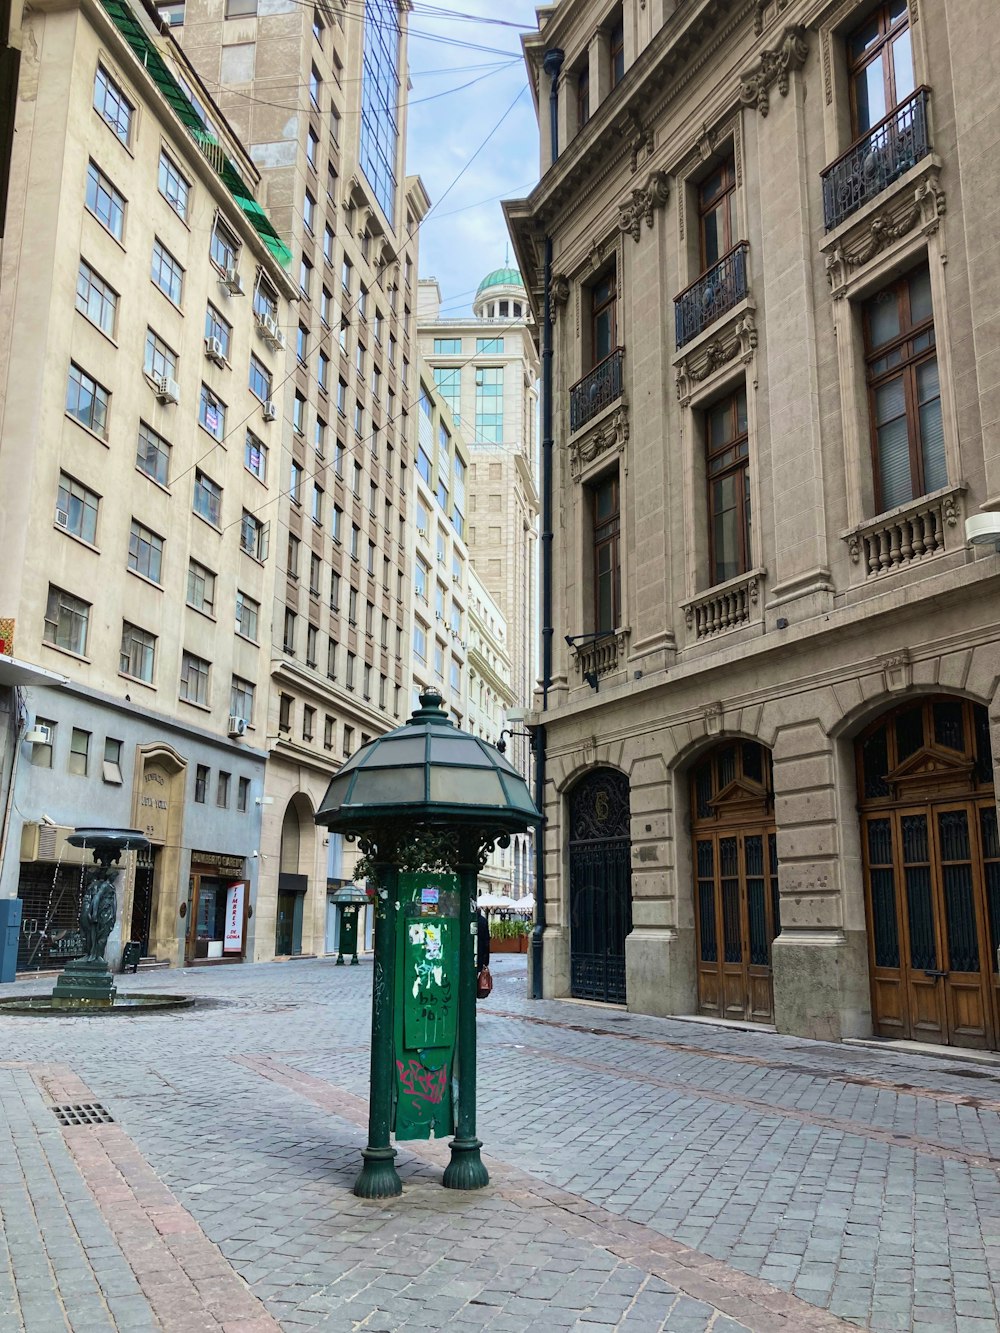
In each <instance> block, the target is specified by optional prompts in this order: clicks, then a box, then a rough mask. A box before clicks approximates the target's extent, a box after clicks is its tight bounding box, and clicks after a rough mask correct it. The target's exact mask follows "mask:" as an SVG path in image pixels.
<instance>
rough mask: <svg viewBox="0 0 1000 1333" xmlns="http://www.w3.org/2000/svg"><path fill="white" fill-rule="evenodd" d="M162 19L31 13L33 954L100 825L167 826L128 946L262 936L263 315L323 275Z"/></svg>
mask: <svg viewBox="0 0 1000 1333" xmlns="http://www.w3.org/2000/svg"><path fill="white" fill-rule="evenodd" d="M158 26H159V25H158V20H157V19H156V17H155V14H153V13H147V12H146V11H145V10H143V9H142V8H140V7H136V8H131V7H129V6H128V5H126V4H123V3H118V2H117V0H108V3H107V4H106V5H105V4H98V3H93V2H92V0H81V3H79V4H71V5H69V6H65V5H50V4H47V3H42V4H40V5H35V6H33V7H32V9H31V11H30V13H27V14H26V15H25V19H24V37H25V40H24V50H25V54H24V58H23V60H22V63H21V72H20V85H19V97H18V103H17V114H16V134H15V137H14V151H13V159H12V168H11V185H10V197H9V206H8V214H7V234H6V240H5V248H4V255H3V268H4V272H3V278H2V281H0V385H2V388H0V529H2V532H3V538H4V556H5V560H4V569H5V576H4V581H3V588H2V591H0V617H3V619H4V622H5V634H4V637H5V639H6V641H7V642H6V646H5V654H7V657H6V659H5V661H4V662H3V664H2V666H0V679H7V678H10V680H11V684H12V685H13V687H14V689H15V691H17V693H15V695H14V696H13V699H12V707H11V710H10V714H9V717H10V722H11V729H10V735H11V740H12V749H11V768H12V770H13V776H12V781H11V787H10V790H11V792H12V799H11V801H10V803H9V807H8V809H7V815H6V820H5V828H4V834H5V836H4V845H3V863H2V868H0V894H2V895H3V896H4V897H7V898H12V897H14V896H19V897H20V898H21V899H22V903H23V908H24V914H23V920H22V932H21V949H20V950H19V959H18V963H19V966H20V967H24V968H38V967H42V966H51V965H56V964H58V963H59V962H61V961H62V960H64V959H65V958H67V957H72V956H73V954H74V952H75V951H76V946H77V944H78V937H77V935H76V925H77V921H78V915H79V901H80V885H81V868H80V860H81V857H80V855H79V853H77V852H75V851H73V849H71V848H69V847H68V846H67V844H66V840H65V839H66V835H67V833H68V832H70V831H71V829H72V828H73V827H74V826H76V825H93V824H98V825H100V824H108V825H124V826H133V827H140V828H142V829H144V830H145V831H146V833H147V834H148V835H149V837H150V839H151V840H152V843H153V848H152V851H151V852H150V853H149V854H148V855H146V856H144V857H142V858H140V862H139V864H138V865H136V864H133V860H134V859H133V858H129V861H130V864H129V866H128V874H127V878H126V881H125V882H124V884H123V892H122V893H121V894H120V902H119V922H118V925H117V926H116V930H115V934H114V935H113V937H112V942H111V948H110V951H109V956H110V957H111V958H112V960H113V959H114V956H115V954H116V951H117V949H118V947H119V945H120V944H121V942H122V940H123V939H129V938H133V939H137V940H139V941H141V942H142V944H143V946H144V949H145V951H146V952H147V953H150V954H154V955H157V956H158V957H160V958H163V959H166V960H169V961H170V962H172V963H177V962H180V961H183V960H184V959H185V958H187V959H189V960H191V961H195V960H200V959H202V958H208V957H211V956H219V957H221V956H223V954H224V953H225V954H226V956H228V957H230V958H233V959H238V958H242V957H245V956H252V954H253V951H254V935H255V929H256V924H257V923H256V919H255V916H254V906H255V904H256V901H257V890H258V867H259V864H260V861H259V856H258V852H259V848H260V810H261V807H260V800H261V798H262V795H263V786H264V758H265V746H264V738H265V735H266V713H267V698H266V695H267V677H268V657H267V643H268V640H269V636H270V622H271V603H272V599H273V574H272V571H273V569H274V565H275V560H274V550H273V545H274V542H273V520H272V518H271V510H270V508H269V506H270V505H272V504H273V502H274V499H275V497H276V495H277V491H278V473H279V471H280V459H281V457H282V453H283V430H284V425H283V422H282V419H281V415H280V413H279V412H277V410H276V409H275V407H274V405H273V396H272V387H273V386H274V385H275V384H276V382H277V381H278V379H279V377H280V375H281V373H282V366H281V361H280V359H279V358H278V356H277V355H276V350H275V347H274V345H273V343H268V342H267V341H266V340H264V339H262V338H261V337H260V336H259V335H258V333H257V332H256V330H255V315H254V311H255V308H256V309H258V310H259V308H260V303H261V302H262V301H263V300H264V299H265V297H266V299H267V301H268V303H269V309H270V310H271V311H272V313H273V318H274V319H275V320H276V321H281V322H284V321H287V319H288V314H287V311H288V309H289V303H290V302H291V301H292V300H293V299H294V298H295V296H296V294H297V292H296V289H295V287H294V286H293V285H292V284H291V283H290V281H289V279H288V277H287V276H286V273H285V270H284V267H283V264H285V263H287V262H288V261H289V260H290V258H291V255H290V253H289V251H288V250H287V248H286V247H285V245H284V243H283V242H282V241H281V239H280V237H279V236H278V234H277V232H276V231H275V229H274V227H273V226H272V224H271V223H270V221H269V220H268V217H267V216H266V214H265V213H264V211H263V210H262V209H261V207H260V205H259V203H257V201H256V199H255V190H256V188H257V185H258V177H257V172H256V169H255V168H254V165H253V163H252V162H251V161H250V159H249V158H248V157H247V155H246V153H245V152H244V150H243V149H242V148H241V147H240V145H239V143H238V141H237V140H236V138H235V137H234V136H233V135H232V134H231V132H230V130H229V128H228V126H227V125H226V123H225V120H224V119H223V117H222V116H221V115H220V114H219V113H218V110H217V108H215V107H214V105H213V104H212V101H211V98H210V97H209V96H208V94H207V92H206V91H205V90H204V88H203V87H202V86H201V85H200V84H199V82H198V79H197V76H196V74H195V73H194V71H193V70H192V69H191V67H190V66H189V64H188V63H187V62H186V61H185V59H184V57H183V54H182V52H181V51H180V50H179V48H177V47H176V45H175V44H174V43H173V42H172V41H171V40H170V39H169V37H164V36H163V35H161V34H160V33H159V32H158ZM251 292H253V296H252V297H251V295H250V293H251ZM11 639H12V640H13V643H11ZM12 648H13V652H12V651H11V650H12ZM11 658H13V659H16V660H20V662H21V663H22V666H21V667H20V668H17V666H16V661H15V665H14V668H13V671H14V674H13V676H10V672H11V670H12V668H11V661H10V659H11ZM24 664H26V665H24ZM19 672H20V674H19ZM25 673H26V674H25ZM86 859H88V860H89V857H88V858H86ZM234 911H235V918H238V919H234ZM227 934H228V936H229V938H228V939H226V940H224V935H227Z"/></svg>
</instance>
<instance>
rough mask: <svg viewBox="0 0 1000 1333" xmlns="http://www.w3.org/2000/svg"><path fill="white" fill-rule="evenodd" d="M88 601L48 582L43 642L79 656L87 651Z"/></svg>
mask: <svg viewBox="0 0 1000 1333" xmlns="http://www.w3.org/2000/svg"><path fill="white" fill-rule="evenodd" d="M89 625H90V603H89V602H85V601H83V599H82V598H80V597H74V596H73V594H72V593H69V592H64V591H63V589H62V588H57V587H55V586H54V585H53V584H51V583H50V584H49V594H48V600H47V602H46V606H45V634H44V637H45V642H46V643H52V644H55V646H56V647H57V648H65V649H66V651H67V652H70V653H78V654H79V655H80V656H81V657H82V656H83V655H84V654H85V653H86V651H87V630H88V627H89Z"/></svg>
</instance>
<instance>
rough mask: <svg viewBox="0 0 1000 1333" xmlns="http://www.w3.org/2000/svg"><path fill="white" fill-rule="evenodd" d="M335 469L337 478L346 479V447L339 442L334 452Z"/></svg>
mask: <svg viewBox="0 0 1000 1333" xmlns="http://www.w3.org/2000/svg"><path fill="white" fill-rule="evenodd" d="M333 468H334V471H335V472H336V474H337V476H338V477H340V478H341V480H343V477H344V446H343V445H342V444H341V443H340V441H339V440H338V441H337V443H336V445H335V446H334V451H333Z"/></svg>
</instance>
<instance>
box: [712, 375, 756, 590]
mask: <svg viewBox="0 0 1000 1333" xmlns="http://www.w3.org/2000/svg"><path fill="white" fill-rule="evenodd" d="M705 451H706V459H705V472H706V479H707V485H708V528H709V566H710V571H711V580H712V583H713V584H715V583H724V582H725V581H726V579H731V578H735V577H736V576H737V575H738V574H744V573H746V571H747V570H748V569H749V568H750V464H749V443H748V437H747V394H746V389H745V388H741V389H739V390H738V391H737V392H736V393H734V394H731V395H730V396H729V397H728V398H724V399H722V401H721V402H718V403H715V404H713V405H712V406H711V407H710V408H709V409H708V411H707V412H706V413H705Z"/></svg>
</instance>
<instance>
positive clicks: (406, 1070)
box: [396, 1058, 448, 1106]
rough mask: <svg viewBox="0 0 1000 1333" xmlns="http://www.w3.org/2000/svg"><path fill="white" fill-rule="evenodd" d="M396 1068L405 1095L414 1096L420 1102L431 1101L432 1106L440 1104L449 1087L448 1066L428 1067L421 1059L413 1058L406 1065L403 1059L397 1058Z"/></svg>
mask: <svg viewBox="0 0 1000 1333" xmlns="http://www.w3.org/2000/svg"><path fill="white" fill-rule="evenodd" d="M396 1070H397V1072H398V1074H399V1084H400V1088H401V1089H402V1093H403V1096H405V1097H412V1098H413V1099H414V1101H418V1102H430V1104H431V1105H432V1106H440V1104H441V1102H442V1101H443V1100H444V1095H445V1092H446V1091H447V1089H448V1070H447V1069H446V1068H442V1069H426V1068H425V1067H424V1066H423V1065H422V1064H421V1063H420V1061H419V1060H414V1059H412V1058H411V1059H410V1060H409V1062H408V1063H407V1064H405V1065H404V1064H403V1061H402V1060H397V1061H396Z"/></svg>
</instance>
